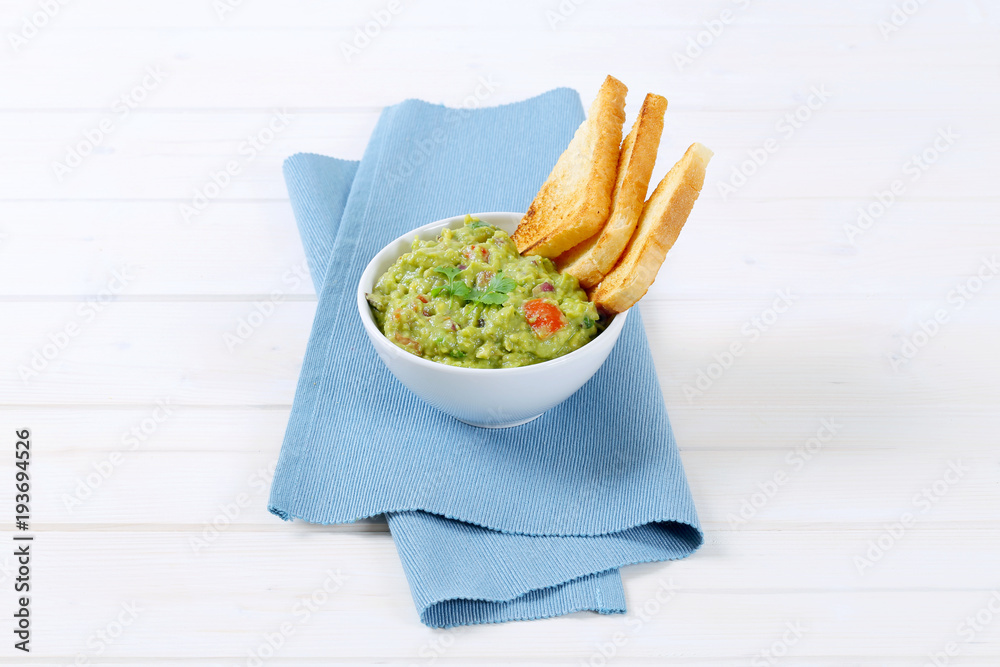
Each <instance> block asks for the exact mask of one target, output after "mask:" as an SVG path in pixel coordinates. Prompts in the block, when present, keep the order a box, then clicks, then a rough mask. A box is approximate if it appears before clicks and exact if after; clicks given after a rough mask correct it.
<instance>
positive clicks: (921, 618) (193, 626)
mask: <svg viewBox="0 0 1000 667" xmlns="http://www.w3.org/2000/svg"><path fill="white" fill-rule="evenodd" d="M183 537H184V535H183V534H170V535H165V534H160V533H153V534H148V533H142V532H138V533H135V534H132V535H121V534H115V533H90V534H70V533H62V534H53V535H49V536H46V542H45V543H38V545H36V546H39V547H47V548H39V549H38V552H37V556H36V564H37V567H38V570H39V571H40V572H41V571H44V572H46V573H48V574H47V576H46V577H45V578H44V579H41V580H40V581H39V584H38V590H37V593H36V595H35V599H36V600H37V604H38V605H39V607H41V606H42V605H44V606H45V608H46V610H47V612H46V613H47V614H51V617H52V618H60V619H62V621H63V622H62V623H60V627H59V629H58V631H57V630H56V629H55V628H54V627H52V626H45V625H43V624H39V626H38V628H37V630H36V633H37V634H36V641H37V648H36V652H37V654H38V655H40V656H52V655H73V654H75V653H76V652H77V651H80V650H81V648H82V647H85V646H87V643H86V642H87V639H88V637H89V636H91V635H92V634H93V633H94V632H95V631H97V630H99V629H101V628H103V627H104V626H105V624H106V623H107V622H110V621H113V620H114V619H115V618H116V616H117V615H118V614H120V613H121V610H122V605H123V604H125V605H129V604H134V605H135V606H136V607H137V608H138V609H139V611H138V612H137V614H136V618H135V620H134V621H133V622H132V624H131V625H130V626H129V627H127V628H126V629H125V631H124V632H122V633H121V634H120V637H119V638H117V639H116V641H115V642H114V643H113V644H112V645H110V646H109V647H108V649H107V652H106V656H105V657H109V658H117V659H126V658H138V657H146V656H156V657H186V656H191V657H215V658H230V659H234V660H235V659H244V658H245V657H246V655H247V651H248V650H249V651H253V650H256V648H257V647H258V645H259V644H260V643H261V642H262V641H264V637H265V636H267V635H269V634H273V633H276V632H277V633H281V627H282V624H284V623H290V624H291V626H292V627H291V630H292V631H291V632H288V633H287V641H286V642H284V643H283V645H282V646H281V648H280V651H279V655H280V657H281V658H283V659H288V658H293V657H299V656H301V657H305V656H311V657H319V656H325V655H332V656H336V657H339V658H341V659H343V658H349V657H361V656H367V657H369V658H371V657H373V655H377V656H382V657H386V658H401V657H409V658H411V659H412V658H413V657H414V656H419V657H420V658H427V657H429V656H428V653H429V652H430V651H431V650H432V649H433V648H434V647H438V649H444V650H438V652H437V656H436V657H444V656H445V655H447V657H448V658H451V659H461V658H466V659H469V658H475V657H477V656H482V655H496V651H497V647H503V655H504V656H505V657H506V658H508V659H514V658H517V657H520V656H525V657H529V658H531V659H536V660H537V659H542V660H548V659H555V658H561V659H566V658H570V659H573V660H574V661H582V660H587V659H588V658H589V656H590V655H591V654H592V653H593V652H594V651H595V650H599V647H600V645H601V644H603V643H604V642H607V641H610V640H612V638H613V636H614V634H615V633H616V632H622V633H624V634H625V639H627V641H620V642H619V647H618V652H617V655H618V656H619V657H621V658H623V659H625V658H629V657H633V656H634V657H646V658H652V657H655V658H661V659H663V658H668V657H672V656H680V657H685V658H689V659H690V658H715V659H719V658H731V659H732V658H741V659H744V660H747V661H749V660H750V659H751V658H752V657H753V656H754V655H756V654H758V653H759V651H761V650H764V649H766V648H768V647H769V646H771V645H772V643H773V642H775V641H780V639H781V637H782V635H783V634H784V633H785V629H786V623H789V622H790V623H793V624H795V625H799V626H801V637H800V638H798V639H797V640H796V641H795V643H794V646H790V647H788V648H789V649H790V650H789V659H791V660H795V657H794V656H797V655H800V654H801V655H803V656H810V655H813V656H814V655H823V656H841V657H844V658H847V657H850V656H859V655H883V654H884V655H893V656H908V657H911V658H914V659H917V658H921V657H923V656H925V655H926V654H927V653H928V652H932V651H935V650H938V647H939V646H940V647H943V646H944V645H945V644H946V643H947V642H949V641H953V640H957V639H959V637H957V636H956V635H955V631H956V626H957V625H958V624H960V623H962V622H963V619H964V618H965V617H966V616H967V615H969V614H970V613H972V614H975V613H976V611H977V610H978V609H980V608H982V607H984V606H985V605H986V604H988V602H989V599H990V597H991V595H992V594H993V593H992V589H991V588H990V584H986V585H976V584H975V581H974V579H973V577H972V576H970V574H971V573H970V572H968V571H965V572H963V571H961V570H962V568H954V567H950V566H949V565H948V564H947V563H944V562H938V563H937V564H934V561H930V562H928V561H927V560H922V559H921V557H920V554H919V553H918V551H919V549H917V550H915V551H914V552H913V553H909V554H907V553H905V552H904V546H903V545H902V544H901V545H900V546H899V547H898V549H899V553H894V554H893V555H894V556H898V558H897V563H896V567H894V568H893V567H886V568H884V569H883V570H882V572H883V573H884V574H883V575H881V576H882V580H881V582H879V583H877V582H875V580H874V579H873V580H872V583H871V584H870V585H871V588H868V586H869V584H868V583H867V582H866V583H864V584H861V585H860V586H859V584H858V583H857V582H856V581H854V578H853V577H852V575H851V573H850V572H845V571H844V568H843V566H842V563H840V562H839V561H838V560H837V559H836V558H834V557H833V555H831V553H830V551H831V550H833V551H834V552H837V551H838V550H843V551H841V552H840V554H841V555H842V556H848V555H849V553H850V551H849V550H847V549H844V547H846V546H847V543H846V542H845V540H847V541H849V540H850V536H849V535H844V534H842V533H836V532H831V533H828V534H824V535H822V536H820V537H819V538H817V537H816V536H815V535H810V536H809V538H810V539H809V543H808V549H807V550H805V551H804V550H803V549H802V548H801V547H802V546H803V545H802V540H801V535H795V534H787V535H784V536H782V537H780V538H778V539H777V541H775V536H774V535H772V534H759V535H754V536H749V535H738V536H736V535H734V536H733V537H736V538H737V539H738V541H736V542H733V543H730V544H729V545H727V548H728V549H732V550H739V551H740V552H741V553H743V554H744V555H745V556H744V558H743V559H742V563H741V564H740V565H738V566H737V569H736V570H735V571H731V572H723V570H726V569H729V566H730V565H732V564H733V559H732V558H727V559H726V564H727V565H726V567H722V568H718V567H713V565H714V561H715V558H713V556H712V555H711V553H710V552H709V551H708V550H706V552H705V554H704V555H696V556H694V557H692V558H690V559H688V560H687V561H682V562H678V563H672V564H654V565H646V566H641V567H635V568H627V569H626V570H625V575H624V578H625V585H626V589H627V592H628V597H629V603H630V606H631V609H632V612H631V616H629V617H625V618H622V617H619V616H609V617H597V616H595V615H593V614H573V615H570V616H567V617H562V618H558V619H553V620H549V621H545V622H539V623H513V624H505V625H502V626H473V627H470V628H465V629H461V630H457V631H451V632H441V631H433V630H430V629H428V628H426V627H423V626H421V625H420V624H419V623H417V622H416V613H415V611H414V610H413V607H412V602H411V601H410V597H409V592H408V589H407V585H406V582H405V578H404V575H403V572H402V569H401V567H400V565H399V562H398V557H397V556H396V554H395V550H394V548H393V546H392V544H391V542H390V540H389V538H388V536H386V535H339V534H331V533H324V532H322V531H313V532H311V533H298V534H283V535H269V534H252V535H240V536H238V539H235V538H236V536H230V537H233V538H234V539H232V540H229V541H227V542H225V543H220V544H219V545H218V548H216V549H213V550H209V551H205V552H203V553H201V554H198V555H194V554H191V553H190V551H189V550H188V547H187V545H186V544H185V541H184V540H183ZM928 537H929V538H930V539H925V541H922V542H921V544H920V545H919V547H920V548H921V549H924V550H928V551H927V552H929V550H933V549H935V548H941V547H944V545H945V544H946V543H947V542H949V541H950V540H956V542H955V543H954V545H953V546H952V547H945V548H946V549H949V551H948V552H947V553H954V554H956V555H958V552H959V551H960V550H961V548H962V545H968V546H969V547H970V548H975V547H974V544H975V542H976V541H977V540H982V539H983V538H984V537H986V535H985V534H982V533H980V534H978V535H977V534H975V533H954V532H952V533H947V532H946V533H937V534H935V535H930V536H928V535H925V536H924V538H928ZM796 538H799V539H798V546H796ZM980 544H982V542H980ZM989 544H990V548H992V549H995V548H996V544H995V540H991V541H990V542H989ZM782 546H784V547H785V548H784V550H783V549H782ZM915 546H916V545H915ZM824 547H826V548H825V549H824ZM711 548H712V547H711V546H710V547H709V549H711ZM772 549H775V552H774V553H771V550H772ZM783 551H784V553H783ZM765 552H766V553H765ZM108 554H116V556H117V557H116V558H115V559H114V560H111V559H109V558H108ZM811 556H815V557H816V560H812V559H811V558H810V557H811ZM986 556H987V554H986V553H985V552H984V551H982V550H980V551H979V552H974V553H972V554H970V553H968V552H967V553H965V554H963V558H964V562H965V563H967V564H970V563H975V567H977V568H978V570H977V571H978V572H980V573H981V574H983V575H986V574H987V572H988V569H987V568H988V565H987V562H986ZM928 567H930V568H932V569H931V571H930V572H929V571H928ZM80 571H86V572H88V573H90V575H91V576H89V577H87V578H80V577H79V576H78V572H80ZM328 571H330V572H332V573H334V574H337V573H338V572H339V575H340V579H341V581H340V583H337V582H336V581H334V580H332V579H331V578H330V575H328V574H326V573H327V572H328ZM890 571H891V572H890ZM179 572H183V576H181V577H179V576H178V573H179ZM821 572H822V574H820V573H821ZM938 573H940V576H943V577H945V579H946V580H947V581H949V582H950V584H951V586H952V588H950V589H949V590H939V589H938V585H939V583H940V582H939V581H935V579H936V575H938ZM741 575H742V576H741ZM873 576H874V575H873ZM328 582H329V583H328ZM751 582H752V583H751ZM892 582H895V583H892ZM671 583H672V586H673V588H674V592H673V593H672V595H671V593H670V587H671ZM734 583H735V584H736V586H737V588H735V589H732V588H730V586H732V585H733V584H734ZM804 583H805V584H806V585H805V586H804V585H803V584H804ZM994 583H995V582H994ZM324 584H327V588H328V589H329V590H330V591H331V593H329V594H328V595H318V594H317V591H320V592H322V589H323V587H324ZM966 585H970V586H969V587H966ZM897 587H898V588H897ZM661 588H662V589H663V590H664V594H661V598H662V599H665V600H666V601H665V602H659V603H657V600H656V595H657V593H658V592H659V591H660V590H661ZM312 595H318V596H317V598H316V600H321V601H322V603H319V602H316V603H314V605H313V607H314V611H312V612H311V613H310V614H309V615H308V617H306V616H305V614H303V613H296V607H295V605H296V603H297V602H299V601H300V600H301V599H303V598H306V599H307V600H308V599H309V598H310V597H311V596H312ZM192 600H200V602H199V603H197V604H192ZM84 605H85V606H86V608H87V609H88V613H87V614H79V613H74V611H75V610H77V609H79V608H80V607H81V606H84ZM301 608H302V607H299V609H301ZM929 610H933V611H929ZM358 619H368V620H370V621H372V622H364V623H359V622H358ZM374 619H378V622H377V623H376V622H373V621H374ZM165 627H170V628H171V629H172V632H171V633H170V634H165V633H164V632H163V628H165ZM872 627H878V628H879V632H878V633H875V634H873V633H872V632H871V628H872ZM997 632H998V629H997V626H996V625H995V624H993V625H989V626H987V627H986V629H985V630H984V631H983V632H981V633H979V634H978V636H976V637H975V641H972V642H962V651H961V653H962V655H963V656H969V657H973V658H985V657H997V656H998V653H997V644H996V643H995V638H996V637H997V636H998V635H997ZM178 635H180V636H183V637H184V638H185V641H183V642H178V641H176V640H175V637H176V636H178ZM387 636H388V637H392V641H385V640H384V638H385V637H387ZM442 638H444V639H445V640H446V641H445V642H444V643H445V644H446V645H447V646H446V648H445V647H444V646H443V645H442V643H441V639H442ZM435 640H437V643H436V644H435V643H432V642H434V641H435ZM375 647H377V648H375ZM373 649H375V650H374V651H373ZM796 664H797V663H796Z"/></svg>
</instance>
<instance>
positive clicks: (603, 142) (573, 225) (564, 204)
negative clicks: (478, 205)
mask: <svg viewBox="0 0 1000 667" xmlns="http://www.w3.org/2000/svg"><path fill="white" fill-rule="evenodd" d="M627 91H628V89H627V88H626V87H625V84H623V83H622V82H621V81H619V80H618V79H616V78H614V77H613V76H609V77H608V78H607V79H605V80H604V84H603V85H601V90H600V91H599V92H598V93H597V99H595V100H594V102H593V104H591V105H590V111H589V112H588V114H587V120H585V121H584V122H583V123H581V124H580V127H579V128H577V130H576V134H574V135H573V140H572V141H570V143H569V146H568V147H567V148H566V150H565V152H563V154H562V155H561V156H560V157H559V160H558V161H557V162H556V166H555V167H554V168H553V169H552V173H550V174H549V177H548V179H547V180H546V181H545V183H544V184H542V188H541V189H540V190H539V191H538V194H537V195H535V200H534V201H533V202H531V206H530V207H529V208H528V212H527V213H525V214H524V217H523V218H522V219H521V222H520V224H518V226H517V230H516V231H515V232H514V234H513V239H514V243H515V244H517V250H518V252H520V253H521V254H522V255H542V256H544V257H557V256H558V255H559V254H561V253H563V252H565V251H566V250H569V249H570V248H572V247H573V246H575V245H576V244H577V243H579V242H580V241H583V240H584V239H586V238H587V237H589V236H593V235H594V234H595V233H596V232H597V231H598V230H599V229H600V228H601V226H602V225H603V224H604V222H605V221H606V220H607V219H608V213H609V212H610V210H611V209H610V204H611V191H612V189H613V188H614V185H615V175H616V173H617V172H616V169H617V167H618V152H619V146H620V144H621V141H622V125H623V124H624V123H625V93H626V92H627Z"/></svg>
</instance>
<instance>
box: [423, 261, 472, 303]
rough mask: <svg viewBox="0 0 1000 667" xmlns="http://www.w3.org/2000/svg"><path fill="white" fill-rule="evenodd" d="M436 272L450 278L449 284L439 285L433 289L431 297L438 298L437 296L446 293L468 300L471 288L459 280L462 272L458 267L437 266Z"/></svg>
mask: <svg viewBox="0 0 1000 667" xmlns="http://www.w3.org/2000/svg"><path fill="white" fill-rule="evenodd" d="M434 271H436V272H437V273H440V274H441V275H443V276H445V277H446V278H448V282H446V283H445V284H443V285H438V286H437V287H435V288H434V289H432V290H431V296H435V297H436V296H437V295H439V294H442V293H444V294H450V295H451V296H457V297H459V298H460V299H465V298H466V295H467V294H468V293H469V286H468V285H466V284H465V283H464V282H462V280H460V279H459V278H458V274H460V273H461V270H459V268H458V267H457V266H435V267H434Z"/></svg>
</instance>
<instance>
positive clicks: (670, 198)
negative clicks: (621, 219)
mask: <svg viewBox="0 0 1000 667" xmlns="http://www.w3.org/2000/svg"><path fill="white" fill-rule="evenodd" d="M712 155H713V153H712V151H710V150H708V149H707V148H705V147H704V146H702V145H701V144H699V143H694V144H691V147H690V148H688V149H687V152H685V153H684V157H682V158H681V159H680V160H679V161H678V162H677V164H675V165H674V166H673V167H672V168H671V169H670V171H669V172H668V173H667V175H666V176H664V177H663V180H662V181H660V184H659V185H657V186H656V190H654V191H653V194H652V196H650V198H649V201H647V202H646V206H645V207H644V208H643V210H642V215H641V216H640V217H639V224H638V226H637V227H636V230H635V233H634V234H633V235H632V239H631V240H630V241H629V245H628V249H626V251H625V254H624V255H622V257H621V259H619V260H618V263H617V264H616V265H615V268H614V269H612V270H611V273H609V274H608V275H607V276H605V277H604V280H602V281H601V284H600V285H598V286H597V288H596V289H594V291H593V292H592V293H591V295H590V299H591V301H593V302H594V304H595V305H596V306H597V307H598V308H599V309H601V310H603V311H604V312H607V313H620V312H623V311H625V310H628V309H629V308H631V307H632V306H634V305H635V303H636V301H638V300H639V299H641V298H642V297H643V295H644V294H645V293H646V291H647V290H648V289H649V286H650V285H652V284H653V280H655V279H656V273H657V271H659V270H660V265H661V264H663V259H664V258H665V257H666V255H667V251H668V250H670V247H671V246H673V244H674V241H676V240H677V236H678V235H679V234H680V233H681V228H682V227H683V226H684V223H685V222H686V221H687V217H688V215H689V214H690V213H691V207H693V206H694V202H695V200H696V199H698V194H699V193H700V192H701V186H702V185H703V184H704V183H705V167H706V166H708V161H709V160H710V159H711V157H712Z"/></svg>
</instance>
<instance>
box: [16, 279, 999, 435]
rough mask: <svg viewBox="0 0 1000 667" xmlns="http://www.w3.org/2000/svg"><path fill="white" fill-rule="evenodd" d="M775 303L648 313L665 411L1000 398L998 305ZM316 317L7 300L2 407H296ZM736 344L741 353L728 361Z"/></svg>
mask: <svg viewBox="0 0 1000 667" xmlns="http://www.w3.org/2000/svg"><path fill="white" fill-rule="evenodd" d="M137 280H138V279H137ZM984 289H985V288H984ZM774 299H775V297H773V296H770V295H769V296H768V297H766V298H763V299H760V300H756V301H755V302H744V301H739V302H724V301H719V300H711V301H697V300H690V301H662V300H661V301H650V303H648V304H647V305H645V306H643V309H644V310H643V312H644V313H645V321H646V327H647V333H648V335H649V339H650V342H651V347H652V350H653V356H654V359H655V361H656V364H657V368H658V369H659V377H660V382H661V385H662V387H663V389H664V394H665V396H666V400H667V405H668V406H670V405H678V404H683V403H688V404H690V405H698V406H716V407H722V406H727V405H728V406H767V405H772V406H800V407H813V408H815V409H816V415H817V419H818V418H819V417H821V416H825V415H827V414H830V413H833V414H840V413H844V412H849V411H850V410H851V409H852V408H854V407H856V406H858V405H866V406H869V405H886V406H893V405H895V406H903V405H906V406H921V407H922V408H923V409H940V408H942V407H966V408H978V407H982V408H986V407H992V406H995V405H996V402H997V401H998V400H1000V386H998V385H997V383H996V382H994V381H993V379H992V378H993V377H994V376H995V375H996V374H997V372H1000V357H998V356H997V355H991V354H990V353H989V350H991V349H992V346H993V344H994V341H995V331H996V327H997V324H998V318H1000V312H998V311H997V309H996V308H994V307H993V302H987V301H977V300H972V301H969V302H967V304H966V306H965V307H964V308H963V309H961V310H957V309H956V307H955V306H953V305H951V304H949V303H948V302H947V301H946V300H945V298H944V296H943V295H942V296H941V297H939V298H937V299H934V300H927V301H921V302H917V301H895V300H892V299H884V300H882V299H879V300H850V299H813V300H809V299H805V298H802V299H800V300H798V301H793V302H792V305H791V306H790V307H788V309H787V310H786V312H785V313H782V314H778V313H776V312H770V311H769V309H771V308H772V307H773V302H774ZM780 305H781V304H779V306H780ZM315 307H316V304H315V303H313V302H299V301H294V300H291V299H288V300H281V299H279V300H277V301H276V302H274V303H270V304H269V303H267V302H247V301H237V302H233V301H212V302H187V303H185V302H176V303H175V302H142V301H122V302H110V303H106V304H101V303H99V302H93V303H88V302H86V301H85V302H83V303H77V302H68V303H63V302H57V303H30V302H24V303H22V302H8V303H3V304H0V314H2V315H0V316H2V317H3V319H4V320H5V321H6V322H10V323H12V326H11V327H10V330H9V333H8V334H7V336H6V344H5V345H4V346H3V347H2V348H0V367H2V368H6V369H8V372H7V373H6V374H4V375H0V396H2V397H3V399H2V403H3V404H7V405H45V404H53V403H54V404H81V405H82V404H86V405H94V406H97V405H109V404H115V405H128V404H132V405H152V404H154V403H155V402H156V401H157V400H160V399H165V398H168V397H169V398H171V399H172V400H174V401H175V402H176V403H177V404H178V405H187V404H196V405H274V404H281V405H288V404H289V403H290V402H291V399H292V396H293V392H294V387H295V382H296V380H297V376H298V371H299V366H300V364H301V360H302V355H303V354H304V351H305V345H306V341H307V338H308V335H309V331H310V328H311V321H312V317H313V314H314V311H315ZM941 309H949V310H948V313H950V314H949V318H948V321H947V322H946V323H944V324H942V325H940V327H939V329H938V331H937V334H936V335H935V336H931V337H929V338H927V337H926V336H925V337H924V338H921V337H919V336H917V335H916V333H918V332H920V331H921V326H923V325H922V324H921V323H922V322H926V321H927V319H928V318H932V319H933V318H934V314H935V313H936V312H937V311H938V310H941ZM254 313H258V315H254ZM261 313H263V315H260V314H261ZM268 313H269V314H268ZM755 321H756V322H759V324H756V323H755ZM241 322H243V323H244V324H241ZM748 323H749V324H748ZM254 325H256V326H254ZM69 330H72V331H76V335H75V336H71V335H69V334H68V333H66V332H67V331H69ZM748 332H749V333H748ZM925 339H926V340H925ZM914 340H916V341H917V342H918V343H921V346H920V347H915V348H914V349H915V354H913V355H911V356H912V358H911V359H907V358H906V357H905V356H904V355H905V354H906V352H907V348H905V347H904V344H905V342H906V341H911V344H912V341H914ZM60 344H62V347H61V348H60ZM734 344H739V345H742V348H740V349H742V353H740V354H738V355H735V356H734V358H733V359H732V360H728V359H727V357H726V355H727V354H731V352H730V350H732V349H733V345H734ZM973 351H978V352H979V356H976V357H975V360H976V361H975V364H972V363H969V362H968V359H969V358H970V357H969V356H968V355H970V354H976V353H975V352H973ZM48 357H51V359H49V358H48ZM723 364H725V365H727V366H728V368H722V365H723ZM715 365H718V366H720V367H719V368H716V367H715ZM36 369H38V370H36ZM36 373H37V375H36ZM701 375H705V376H707V377H706V378H705V379H702V378H701Z"/></svg>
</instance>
